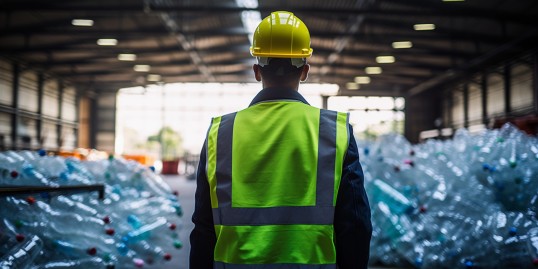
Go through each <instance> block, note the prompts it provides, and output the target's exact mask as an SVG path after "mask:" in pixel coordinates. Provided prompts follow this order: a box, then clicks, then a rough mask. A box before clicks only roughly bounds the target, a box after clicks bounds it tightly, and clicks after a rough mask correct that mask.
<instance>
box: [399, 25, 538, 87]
mask: <svg viewBox="0 0 538 269" xmlns="http://www.w3.org/2000/svg"><path fill="white" fill-rule="evenodd" d="M536 46H538V30H536V29H535V30H534V31H531V32H528V33H527V34H525V35H523V36H521V37H520V38H517V39H515V40H512V41H510V42H508V43H506V44H503V45H501V46H499V47H497V48H496V49H493V50H491V51H489V52H487V53H485V54H483V55H481V56H479V57H477V58H475V59H473V60H471V61H468V62H466V63H465V64H463V65H461V66H459V67H457V68H455V69H449V70H447V71H445V72H444V73H442V74H440V75H438V76H435V77H433V78H431V79H429V80H427V81H424V82H423V83H420V84H417V85H415V86H414V87H412V88H410V89H409V90H408V95H409V96H414V95H417V94H419V93H422V92H424V91H427V90H430V89H433V88H435V87H437V86H438V85H441V84H446V83H450V82H451V81H454V80H456V79H458V78H462V77H467V76H472V75H473V74H474V73H475V72H478V71H479V70H480V69H481V68H483V67H485V66H491V65H492V64H494V63H495V62H498V61H500V60H502V59H507V58H508V57H509V56H510V55H514V54H516V55H517V54H521V53H522V52H524V51H526V50H529V49H533V48H534V49H535V48H536Z"/></svg>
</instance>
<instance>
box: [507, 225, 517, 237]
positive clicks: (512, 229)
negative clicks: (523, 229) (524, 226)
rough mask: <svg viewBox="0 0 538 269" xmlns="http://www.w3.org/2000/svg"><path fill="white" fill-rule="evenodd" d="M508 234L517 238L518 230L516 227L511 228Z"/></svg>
mask: <svg viewBox="0 0 538 269" xmlns="http://www.w3.org/2000/svg"><path fill="white" fill-rule="evenodd" d="M508 234H509V235H510V236H515V235H516V234H517V228H516V227H510V230H509V231H508Z"/></svg>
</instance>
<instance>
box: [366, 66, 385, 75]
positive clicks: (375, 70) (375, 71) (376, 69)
mask: <svg viewBox="0 0 538 269" xmlns="http://www.w3.org/2000/svg"><path fill="white" fill-rule="evenodd" d="M364 71H365V72H366V74H368V75H379V74H381V72H383V69H381V67H377V66H370V67H366V68H365V69H364Z"/></svg>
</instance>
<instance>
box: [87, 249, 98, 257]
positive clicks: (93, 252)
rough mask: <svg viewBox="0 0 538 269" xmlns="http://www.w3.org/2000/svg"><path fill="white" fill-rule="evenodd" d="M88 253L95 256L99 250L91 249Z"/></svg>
mask: <svg viewBox="0 0 538 269" xmlns="http://www.w3.org/2000/svg"><path fill="white" fill-rule="evenodd" d="M86 252H88V254H90V255H92V256H93V255H95V254H97V249H96V248H89V249H88V250H87V251H86Z"/></svg>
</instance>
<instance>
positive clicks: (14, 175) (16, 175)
mask: <svg viewBox="0 0 538 269" xmlns="http://www.w3.org/2000/svg"><path fill="white" fill-rule="evenodd" d="M9 175H10V176H11V177H12V178H16V177H18V176H19V172H17V171H15V170H13V171H11V173H9Z"/></svg>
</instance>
